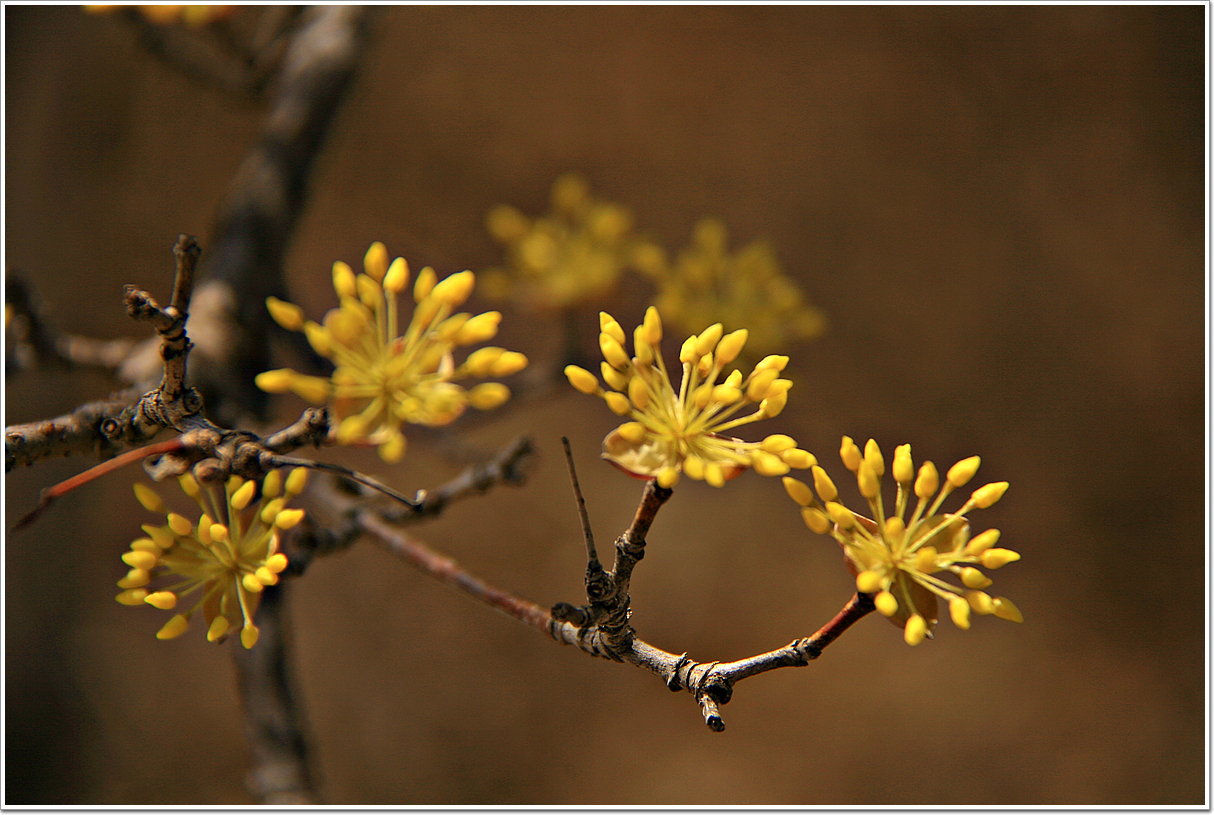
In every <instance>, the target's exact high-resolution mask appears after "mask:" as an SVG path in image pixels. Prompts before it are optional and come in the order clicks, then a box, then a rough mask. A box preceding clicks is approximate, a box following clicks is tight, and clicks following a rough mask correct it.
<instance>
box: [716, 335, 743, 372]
mask: <svg viewBox="0 0 1214 815" xmlns="http://www.w3.org/2000/svg"><path fill="white" fill-rule="evenodd" d="M749 337H750V332H749V331H747V330H746V329H745V328H739V329H738V330H737V331H731V332H730V333H728V334H726V335H725V338H724V339H722V340H721V342H720V343H719V344H718V345H717V364H718V365H720V366H722V367H724V366H726V365H728V364H729V363H731V362H733V361H734V360H735V359H737V358H738V354H740V353H742V348H743V347H744V346H745V345H746V340H747V339H749Z"/></svg>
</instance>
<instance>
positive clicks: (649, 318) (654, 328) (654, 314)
mask: <svg viewBox="0 0 1214 815" xmlns="http://www.w3.org/2000/svg"><path fill="white" fill-rule="evenodd" d="M642 325H643V326H644V328H645V342H647V343H649V344H650V345H653V346H657V344H658V343H660V342H661V341H662V317H661V315H659V314H658V310H657V309H656V308H654V307H653V306H650V307H649V308H647V309H645V321H644V322H643V323H642Z"/></svg>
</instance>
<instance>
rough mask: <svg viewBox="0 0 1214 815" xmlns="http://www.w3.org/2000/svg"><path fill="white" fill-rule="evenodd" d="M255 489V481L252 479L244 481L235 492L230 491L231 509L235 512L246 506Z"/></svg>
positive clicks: (251, 498)
mask: <svg viewBox="0 0 1214 815" xmlns="http://www.w3.org/2000/svg"><path fill="white" fill-rule="evenodd" d="M256 489H257V484H256V483H254V482H252V481H246V482H245V483H244V484H243V485H242V486H241V487H240V489H238V490H236V492H234V493H232V497H231V498H230V499H229V501H230V503H231V504H232V509H234V510H236V511H237V512H240V511H241V510H242V509H244V508H245V507H247V506H248V505H249V502H250V501H252V500H253V493H254V491H256Z"/></svg>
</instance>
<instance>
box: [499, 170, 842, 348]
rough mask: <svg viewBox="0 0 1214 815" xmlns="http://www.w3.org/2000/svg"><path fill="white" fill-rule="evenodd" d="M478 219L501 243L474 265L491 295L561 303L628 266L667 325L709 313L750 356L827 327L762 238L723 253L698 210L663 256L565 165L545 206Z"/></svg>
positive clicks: (594, 293)
mask: <svg viewBox="0 0 1214 815" xmlns="http://www.w3.org/2000/svg"><path fill="white" fill-rule="evenodd" d="M486 223H487V226H488V229H489V232H490V234H491V235H492V236H493V237H494V238H495V239H496V240H497V241H498V242H500V243H501V244H503V245H504V246H505V249H506V264H505V266H504V267H501V268H496V269H491V270H489V271H487V272H485V273H484V275H483V277H484V283H485V285H484V291H485V292H486V293H487V294H488V295H489V296H491V297H494V298H497V299H511V300H513V301H515V302H516V303H518V304H520V305H522V306H524V307H530V308H534V307H537V306H538V307H545V308H550V309H561V308H568V307H571V306H574V305H577V304H580V303H585V302H587V301H591V300H594V299H596V298H598V299H601V298H605V297H607V296H609V295H610V294H611V293H612V292H613V291H615V289H616V287H617V285H618V284H619V281H620V278H621V276H622V275H623V273H624V272H625V271H628V270H631V271H634V272H636V273H639V274H640V275H641V276H643V277H644V278H646V279H648V280H649V281H650V282H651V283H652V284H653V285H654V287H655V288H656V292H657V293H656V299H655V305H657V307H658V308H659V309H660V310H661V312H662V314H663V315H665V318H666V320H667V321H668V322H670V323H671V324H672V325H674V326H677V327H678V328H679V329H680V330H683V331H689V332H690V331H694V330H696V329H697V328H699V327H700V326H705V325H711V324H713V323H721V324H722V325H724V326H726V327H727V328H730V329H734V328H739V327H741V326H746V327H747V329H748V331H749V333H750V342H749V349H748V350H749V352H750V353H752V354H755V355H756V357H755V358H757V355H762V354H767V353H771V352H774V351H777V350H778V349H780V348H782V347H784V346H785V345H786V344H787V343H788V342H790V341H794V340H803V339H811V338H813V337H816V336H818V335H820V334H822V333H823V332H824V331H825V330H826V317H825V315H824V314H823V312H822V311H821V310H820V309H818V308H815V307H814V306H812V305H810V303H809V302H808V301H807V299H806V297H805V295H804V293H803V292H802V291H801V288H800V287H799V286H798V285H797V284H796V282H795V281H794V280H793V279H792V278H791V277H789V276H788V275H787V274H785V272H784V270H783V269H782V267H781V266H780V263H779V261H778V260H777V259H776V254H775V251H774V250H773V249H772V247H771V245H770V244H768V243H767V242H765V241H762V240H756V241H754V242H752V243H750V244H747V245H746V246H744V247H742V248H741V249H739V250H738V251H737V252H735V253H730V252H729V251H728V246H727V233H726V228H725V225H724V223H722V222H721V221H720V220H718V219H716V218H704V219H702V220H701V221H700V222H699V223H698V224H697V225H696V227H695V231H694V234H693V236H692V242H691V245H690V246H688V247H686V248H684V249H683V250H681V251H680V252H678V253H677V255H676V256H675V259H674V261H673V262H672V261H671V260H670V259H669V256H668V253H667V252H666V250H665V249H663V248H662V247H661V246H658V245H657V244H656V243H654V242H652V241H651V240H648V239H646V238H644V237H642V236H639V235H637V234H635V233H634V232H633V218H632V214H631V212H630V211H629V210H628V209H627V208H625V207H623V206H621V205H619V204H615V203H611V202H607V201H601V200H598V199H595V198H593V197H592V196H591V195H590V187H589V184H588V183H587V182H586V180H585V179H584V178H582V177H581V176H580V175H577V174H574V173H567V174H565V175H562V176H561V177H560V178H558V179H557V181H556V183H555V184H554V185H553V188H552V212H551V214H550V215H548V216H546V217H541V218H536V219H531V218H528V217H527V216H526V215H524V214H523V213H522V212H520V211H519V210H518V209H516V208H515V207H512V206H508V205H505V204H501V205H498V206H496V207H494V208H493V209H492V210H490V212H489V214H488V216H487V218H486Z"/></svg>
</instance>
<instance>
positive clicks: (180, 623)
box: [156, 614, 190, 640]
mask: <svg viewBox="0 0 1214 815" xmlns="http://www.w3.org/2000/svg"><path fill="white" fill-rule="evenodd" d="M189 627H190V621H189V620H187V619H186V618H185V617H184V616H182V615H181V614H174V615H173V616H172V617H171V618H170V619H169V621H168V622H167V623H165V624H164V627H163V628H161V629H160V630H159V631H157V632H156V639H158V640H171V639H173V638H174V637H180V636H181V635H182V634H184V633H185V630H186V629H187V628H189Z"/></svg>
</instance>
